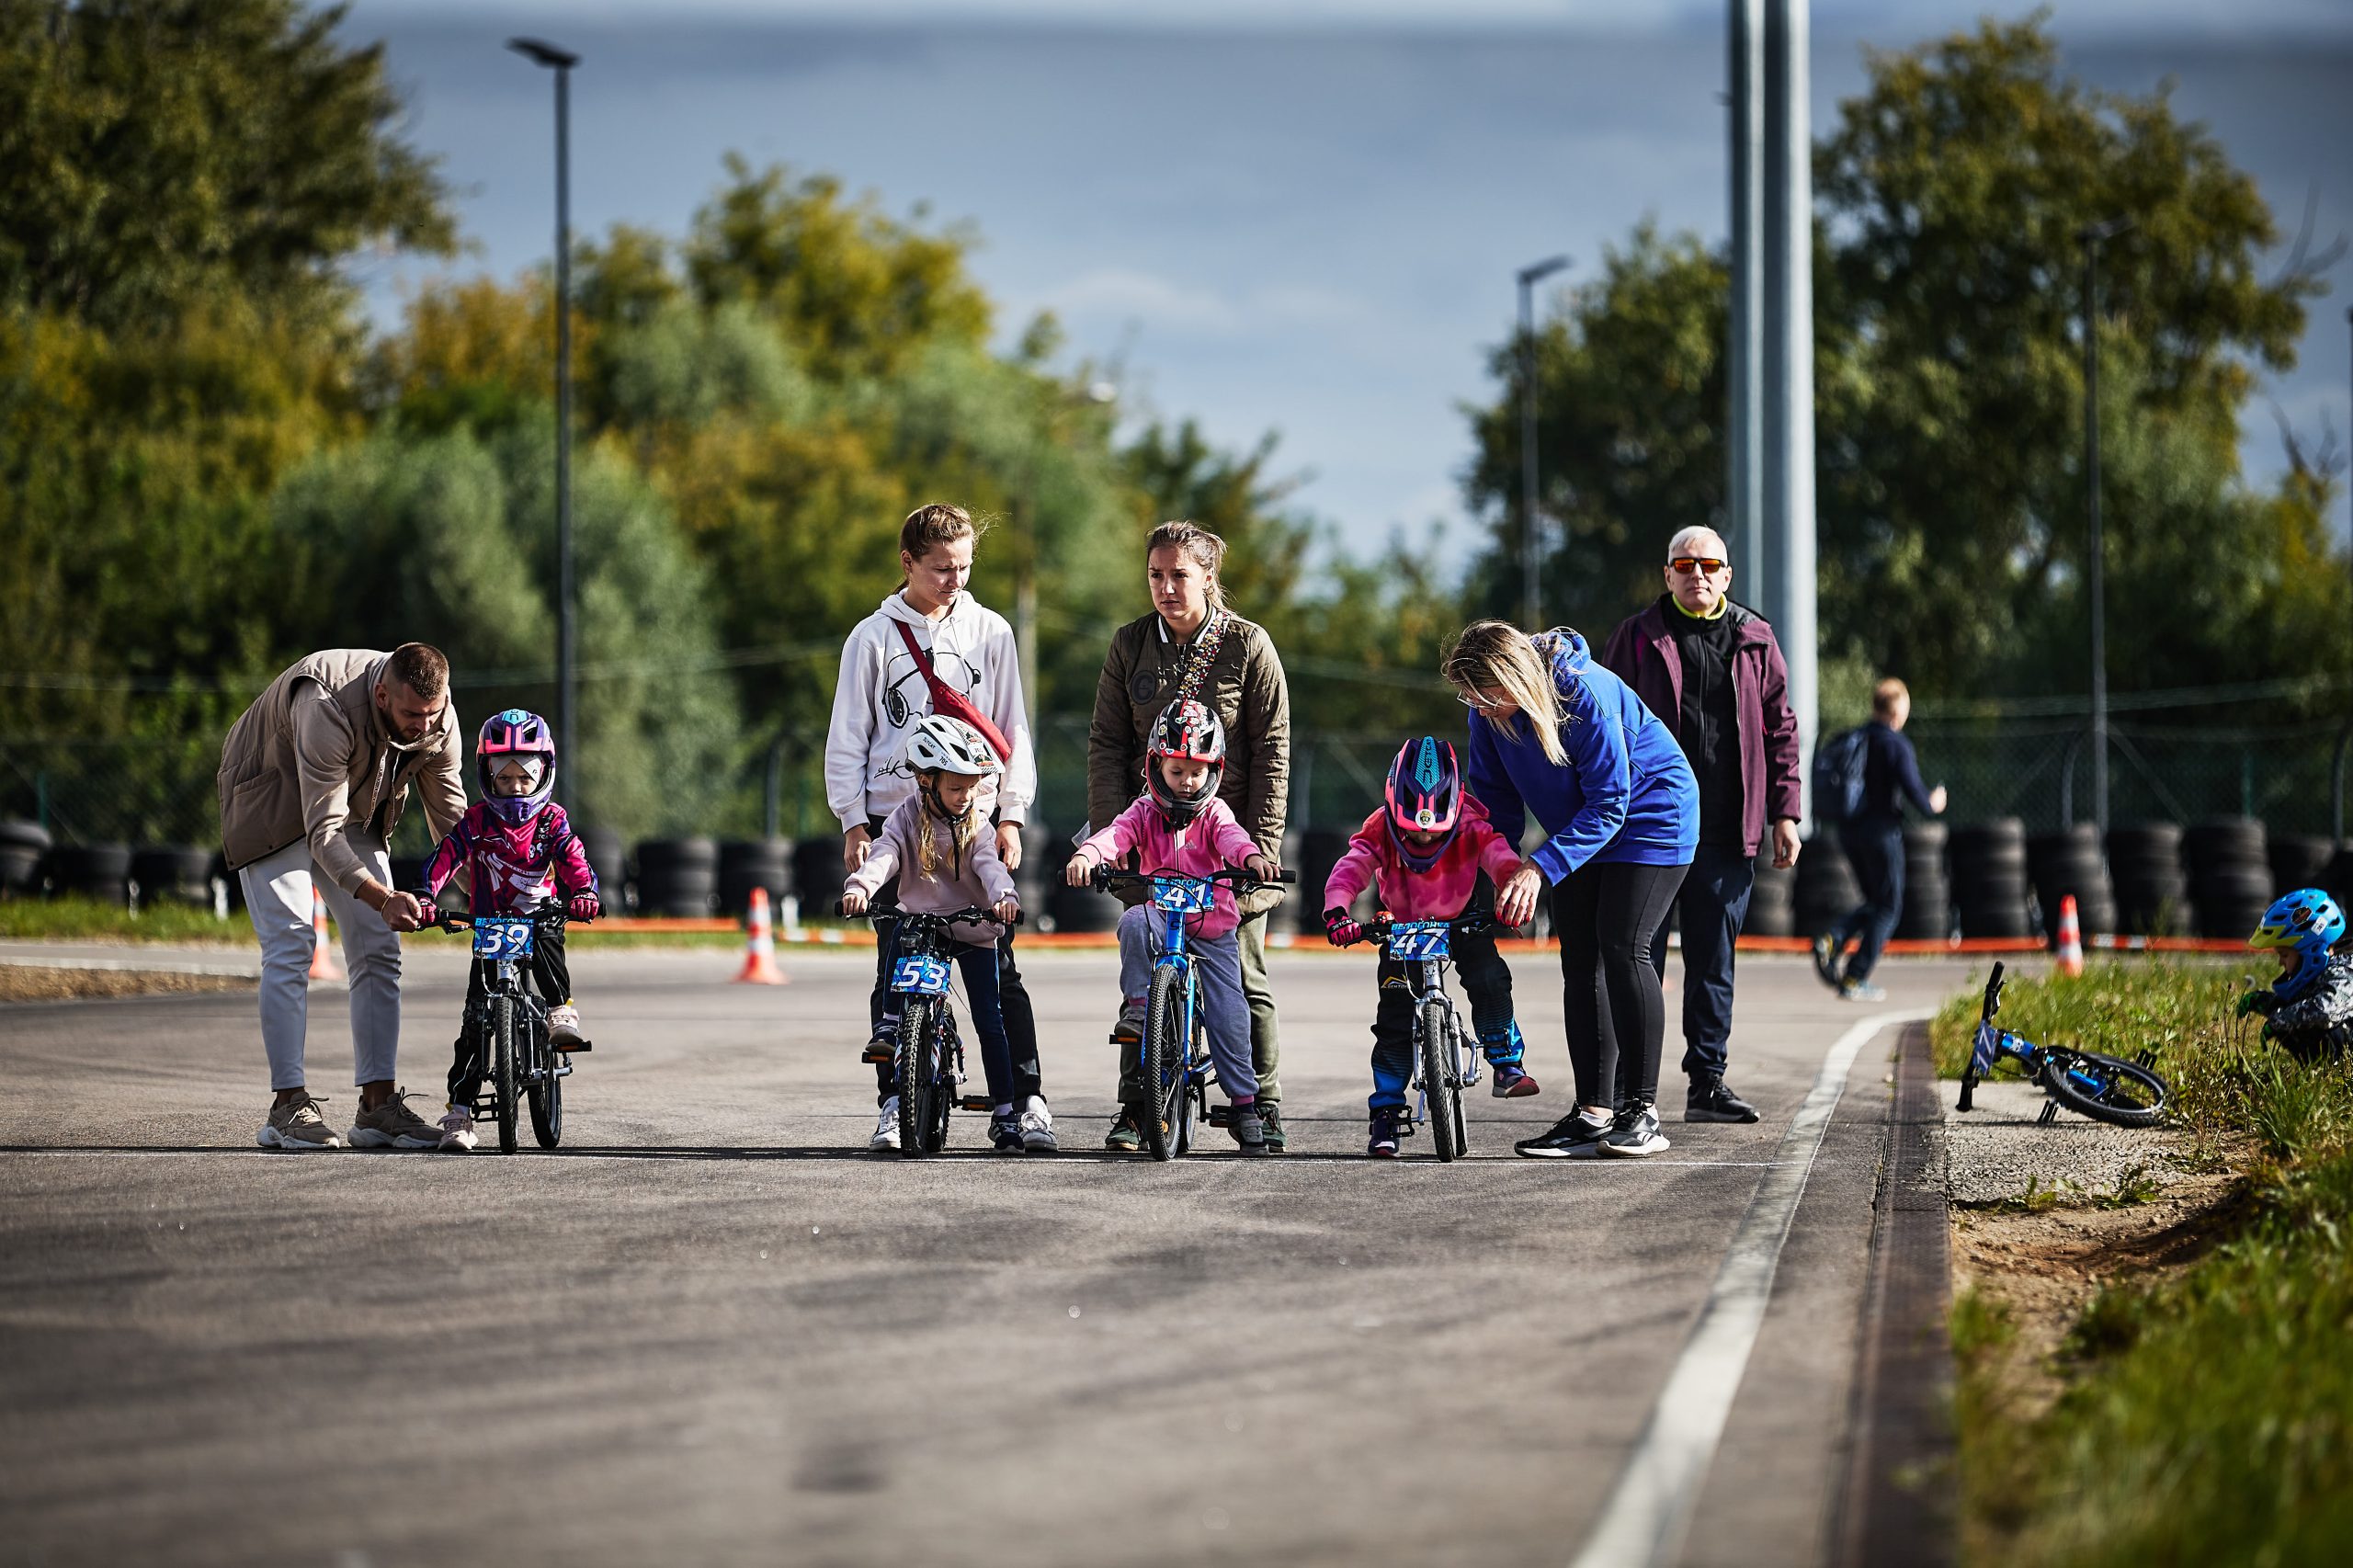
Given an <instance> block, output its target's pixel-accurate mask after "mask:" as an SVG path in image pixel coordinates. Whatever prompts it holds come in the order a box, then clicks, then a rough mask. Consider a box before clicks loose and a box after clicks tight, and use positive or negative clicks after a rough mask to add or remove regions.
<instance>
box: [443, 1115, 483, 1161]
mask: <svg viewBox="0 0 2353 1568" xmlns="http://www.w3.org/2000/svg"><path fill="white" fill-rule="evenodd" d="M474 1143H475V1138H474V1113H473V1112H472V1111H470V1110H459V1109H457V1108H454V1107H453V1108H450V1109H449V1111H448V1112H447V1113H445V1114H444V1115H443V1116H442V1118H441V1152H442V1153H445V1154H471V1153H473V1152H474Z"/></svg>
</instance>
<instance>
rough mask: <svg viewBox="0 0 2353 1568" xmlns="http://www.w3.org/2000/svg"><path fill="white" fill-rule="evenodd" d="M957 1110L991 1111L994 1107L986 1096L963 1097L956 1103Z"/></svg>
mask: <svg viewBox="0 0 2353 1568" xmlns="http://www.w3.org/2000/svg"><path fill="white" fill-rule="evenodd" d="M956 1108H957V1109H958V1110H977V1111H983V1112H985V1111H993V1110H995V1109H996V1107H995V1105H994V1104H993V1103H991V1101H990V1099H989V1097H988V1096H986V1095H965V1096H962V1097H961V1098H960V1099H958V1100H957V1102H956Z"/></svg>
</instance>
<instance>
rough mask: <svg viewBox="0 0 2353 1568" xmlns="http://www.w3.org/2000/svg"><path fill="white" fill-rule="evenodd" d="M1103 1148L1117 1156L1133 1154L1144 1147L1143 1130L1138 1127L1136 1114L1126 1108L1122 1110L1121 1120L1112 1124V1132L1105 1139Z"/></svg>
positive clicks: (1123, 1107) (1121, 1108) (1122, 1107)
mask: <svg viewBox="0 0 2353 1568" xmlns="http://www.w3.org/2000/svg"><path fill="white" fill-rule="evenodd" d="M1103 1147H1104V1148H1106V1149H1108V1150H1109V1151H1110V1152H1111V1153H1115V1154H1132V1153H1135V1152H1136V1151H1137V1150H1138V1149H1141V1148H1142V1147H1143V1129H1142V1128H1141V1127H1139V1126H1138V1125H1136V1113H1135V1112H1134V1111H1133V1110H1131V1109H1130V1108H1128V1107H1126V1106H1121V1107H1120V1119H1119V1120H1117V1121H1115V1122H1113V1123H1111V1131H1109V1132H1108V1134H1106V1135H1105V1137H1104V1139H1103Z"/></svg>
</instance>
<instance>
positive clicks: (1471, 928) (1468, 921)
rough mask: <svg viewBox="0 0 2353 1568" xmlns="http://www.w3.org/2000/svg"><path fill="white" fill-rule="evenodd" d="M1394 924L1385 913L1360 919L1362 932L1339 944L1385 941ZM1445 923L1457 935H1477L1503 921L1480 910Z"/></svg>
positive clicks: (1420, 922)
mask: <svg viewBox="0 0 2353 1568" xmlns="http://www.w3.org/2000/svg"><path fill="white" fill-rule="evenodd" d="M1396 924H1398V922H1397V919H1396V917H1395V916H1394V915H1387V914H1382V915H1376V916H1374V917H1373V918H1372V919H1370V920H1365V921H1360V922H1358V929H1359V930H1361V931H1362V932H1363V933H1364V934H1363V935H1362V936H1360V937H1358V938H1357V939H1356V941H1354V942H1342V943H1340V944H1339V945H1340V946H1341V947H1344V948H1353V947H1356V946H1358V944H1360V943H1364V942H1385V941H1387V940H1388V939H1389V928H1390V927H1391V926H1395V925H1396ZM1404 924H1406V925H1408V926H1424V925H1428V924H1429V922H1427V921H1423V920H1408V921H1406V922H1404ZM1446 925H1447V929H1449V930H1450V931H1452V932H1453V933H1454V934H1455V935H1456V936H1458V937H1477V936H1482V935H1483V934H1485V933H1486V932H1489V931H1493V930H1495V928H1497V927H1498V926H1502V925H1503V922H1502V921H1500V920H1498V919H1496V918H1495V916H1494V915H1490V914H1488V913H1487V912H1486V911H1484V910H1481V911H1479V912H1478V913H1477V914H1474V915H1456V916H1455V917H1454V918H1453V919H1451V920H1449V921H1448V922H1447V923H1446Z"/></svg>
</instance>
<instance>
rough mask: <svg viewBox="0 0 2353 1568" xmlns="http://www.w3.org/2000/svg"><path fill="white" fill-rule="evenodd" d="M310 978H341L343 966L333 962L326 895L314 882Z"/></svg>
mask: <svg viewBox="0 0 2353 1568" xmlns="http://www.w3.org/2000/svg"><path fill="white" fill-rule="evenodd" d="M311 978H312V979H313V980H341V979H342V978H343V965H342V964H340V963H338V962H336V961H335V947H334V944H332V943H330V942H329V941H328V940H327V895H326V894H324V893H323V892H320V891H319V886H318V884H317V883H316V882H313V883H312V884H311Z"/></svg>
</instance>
